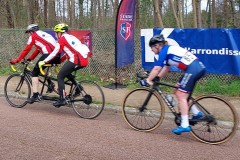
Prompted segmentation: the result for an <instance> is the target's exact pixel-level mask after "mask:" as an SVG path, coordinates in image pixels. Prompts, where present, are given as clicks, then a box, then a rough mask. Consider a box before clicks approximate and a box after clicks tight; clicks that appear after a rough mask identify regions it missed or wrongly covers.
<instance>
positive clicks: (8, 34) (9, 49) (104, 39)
mask: <svg viewBox="0 0 240 160" xmlns="http://www.w3.org/2000/svg"><path fill="white" fill-rule="evenodd" d="M135 33H136V34H135V35H136V37H135V61H134V63H133V64H131V65H128V66H125V67H122V68H117V69H116V68H115V33H114V31H106V30H96V31H92V35H93V38H92V39H93V56H92V58H91V59H90V64H89V66H88V67H86V68H84V69H82V70H81V72H82V73H84V74H89V75H96V76H98V77H100V78H101V79H102V80H103V81H111V82H115V80H117V83H121V84H126V83H127V82H129V81H130V80H135V78H136V77H135V76H136V72H138V71H140V70H142V68H141V47H140V32H138V31H137V32H135ZM27 38H28V37H27V35H25V34H24V30H4V29H0V62H1V63H0V68H7V67H8V66H9V60H10V59H12V58H16V57H17V56H18V55H19V53H20V52H21V51H22V49H23V48H24V47H25V45H26V41H27ZM180 74H181V73H174V72H172V73H170V74H168V75H167V77H166V78H165V79H166V80H167V81H169V82H175V81H176V80H177V79H178V78H179V76H180ZM116 75H117V77H116ZM213 78H215V79H220V80H221V82H223V83H231V81H232V80H234V79H239V77H237V76H232V75H216V74H208V75H207V76H205V77H204V78H203V79H202V81H205V80H206V79H213Z"/></svg>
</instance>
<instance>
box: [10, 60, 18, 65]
mask: <svg viewBox="0 0 240 160" xmlns="http://www.w3.org/2000/svg"><path fill="white" fill-rule="evenodd" d="M10 63H11V64H15V63H18V60H17V59H12V60H10Z"/></svg>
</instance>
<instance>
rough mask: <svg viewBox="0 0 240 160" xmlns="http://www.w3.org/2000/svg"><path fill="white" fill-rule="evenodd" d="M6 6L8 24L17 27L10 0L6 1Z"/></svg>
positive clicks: (10, 26) (9, 26)
mask: <svg viewBox="0 0 240 160" xmlns="http://www.w3.org/2000/svg"><path fill="white" fill-rule="evenodd" d="M5 7H6V15H7V24H8V28H15V23H14V16H13V14H12V13H13V12H12V9H11V4H10V1H9V0H7V1H6V3H5Z"/></svg>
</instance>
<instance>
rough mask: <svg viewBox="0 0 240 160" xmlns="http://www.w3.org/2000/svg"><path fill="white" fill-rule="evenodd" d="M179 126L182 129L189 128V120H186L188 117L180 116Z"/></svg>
mask: <svg viewBox="0 0 240 160" xmlns="http://www.w3.org/2000/svg"><path fill="white" fill-rule="evenodd" d="M181 119H182V121H181V126H182V127H183V128H187V127H188V126H189V120H188V115H181Z"/></svg>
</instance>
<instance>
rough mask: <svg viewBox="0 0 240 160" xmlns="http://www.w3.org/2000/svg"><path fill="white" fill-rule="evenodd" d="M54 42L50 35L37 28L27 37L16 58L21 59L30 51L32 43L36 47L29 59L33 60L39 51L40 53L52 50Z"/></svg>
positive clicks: (47, 52)
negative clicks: (24, 45)
mask: <svg viewBox="0 0 240 160" xmlns="http://www.w3.org/2000/svg"><path fill="white" fill-rule="evenodd" d="M56 44H57V42H56V40H55V39H54V38H53V36H52V35H50V34H48V33H46V32H44V31H41V30H38V31H36V32H34V33H32V34H31V36H30V37H29V38H28V42H27V45H26V47H25V48H24V49H23V51H22V52H21V53H20V55H19V56H18V58H17V60H18V61H21V60H22V59H23V58H24V57H25V56H26V55H27V54H28V53H29V52H30V51H31V49H32V47H33V46H34V45H35V46H36V49H35V50H34V52H33V53H32V55H31V56H30V57H29V59H31V60H33V59H34V58H35V57H36V56H37V55H38V54H39V53H42V54H49V53H51V52H52V51H53V50H54V48H55V45H56Z"/></svg>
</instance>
